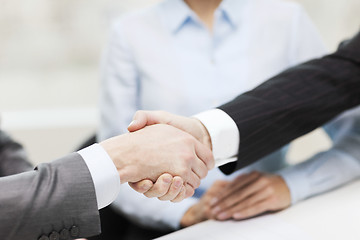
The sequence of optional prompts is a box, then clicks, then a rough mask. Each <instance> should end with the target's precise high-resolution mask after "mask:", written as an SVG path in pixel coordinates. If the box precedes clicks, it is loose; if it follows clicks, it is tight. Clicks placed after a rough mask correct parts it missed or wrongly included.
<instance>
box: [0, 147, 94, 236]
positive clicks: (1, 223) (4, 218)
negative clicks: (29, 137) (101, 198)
mask: <svg viewBox="0 0 360 240" xmlns="http://www.w3.org/2000/svg"><path fill="white" fill-rule="evenodd" d="M0 193H1V194H0V212H1V214H0V239H2V240H16V239H34V240H35V239H39V238H40V237H41V236H43V235H44V236H50V234H51V233H53V232H54V233H55V235H56V234H61V233H63V234H65V235H66V233H68V234H69V235H70V236H71V234H73V236H72V238H77V237H89V236H94V235H97V234H99V233H100V219H99V212H98V208H97V202H96V194H95V188H94V184H93V181H92V178H91V174H90V172H89V170H88V168H87V166H86V163H85V162H84V160H83V159H82V158H81V156H80V155H79V154H77V153H73V154H70V155H68V156H66V157H64V158H61V159H59V160H56V161H54V162H51V163H46V164H40V165H39V166H38V167H37V168H36V169H35V170H33V171H28V172H25V173H21V174H17V175H12V176H8V177H2V178H0ZM70 236H68V238H67V239H70ZM53 239H56V238H53Z"/></svg>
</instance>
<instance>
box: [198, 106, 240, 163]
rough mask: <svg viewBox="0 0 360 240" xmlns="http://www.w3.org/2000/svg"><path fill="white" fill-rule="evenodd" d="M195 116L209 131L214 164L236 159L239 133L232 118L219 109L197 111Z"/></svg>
mask: <svg viewBox="0 0 360 240" xmlns="http://www.w3.org/2000/svg"><path fill="white" fill-rule="evenodd" d="M193 117H194V118H197V119H198V120H200V121H201V123H202V124H203V125H204V126H205V127H206V129H207V131H208V132H209V135H210V138H211V144H212V151H213V154H214V158H215V164H216V166H217V167H218V166H222V165H224V164H226V163H229V162H234V161H236V160H237V158H236V157H235V156H236V155H237V154H238V152H239V143H240V134H239V130H238V127H237V126H236V123H235V122H234V120H233V119H232V118H231V117H230V116H229V115H227V114H226V113H225V112H224V111H222V110H220V109H213V110H209V111H205V112H202V113H199V114H197V115H195V116H193Z"/></svg>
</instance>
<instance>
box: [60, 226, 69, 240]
mask: <svg viewBox="0 0 360 240" xmlns="http://www.w3.org/2000/svg"><path fill="white" fill-rule="evenodd" d="M69 238H70V233H69V231H68V230H67V229H65V228H64V229H63V230H61V232H60V239H61V240H68V239H69Z"/></svg>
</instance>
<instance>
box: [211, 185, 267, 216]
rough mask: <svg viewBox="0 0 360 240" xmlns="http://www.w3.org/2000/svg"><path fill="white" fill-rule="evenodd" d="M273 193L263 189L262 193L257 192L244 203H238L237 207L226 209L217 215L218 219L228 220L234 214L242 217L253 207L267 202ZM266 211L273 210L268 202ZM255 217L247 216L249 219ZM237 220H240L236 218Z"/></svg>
mask: <svg viewBox="0 0 360 240" xmlns="http://www.w3.org/2000/svg"><path fill="white" fill-rule="evenodd" d="M270 195H271V193H270V192H269V191H268V189H267V188H263V189H261V190H260V191H257V192H256V193H254V194H253V195H251V196H250V197H248V198H246V199H245V200H243V201H240V202H238V203H236V205H233V206H232V207H230V208H228V209H226V210H225V211H223V212H220V213H218V214H217V215H216V219H218V220H227V219H229V218H232V217H233V216H234V214H237V216H240V215H241V214H242V213H243V212H247V211H248V209H251V208H253V206H255V205H257V203H259V202H263V201H265V200H267V199H268V198H269V197H270ZM266 203H267V204H266V210H269V209H270V208H271V205H270V202H269V201H267V202H266ZM259 213H262V212H257V213H256V214H259ZM252 216H254V215H251V216H247V217H252ZM236 219H239V217H238V218H236Z"/></svg>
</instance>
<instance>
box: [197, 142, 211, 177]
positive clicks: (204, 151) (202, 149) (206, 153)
mask: <svg viewBox="0 0 360 240" xmlns="http://www.w3.org/2000/svg"><path fill="white" fill-rule="evenodd" d="M195 153H196V155H197V156H198V157H199V159H201V160H202V161H203V162H204V164H205V165H206V167H207V170H211V169H213V168H214V167H215V160H214V155H213V153H212V151H211V150H210V149H209V148H208V147H206V146H205V145H203V144H202V143H200V142H199V141H195ZM205 176H206V175H205Z"/></svg>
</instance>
